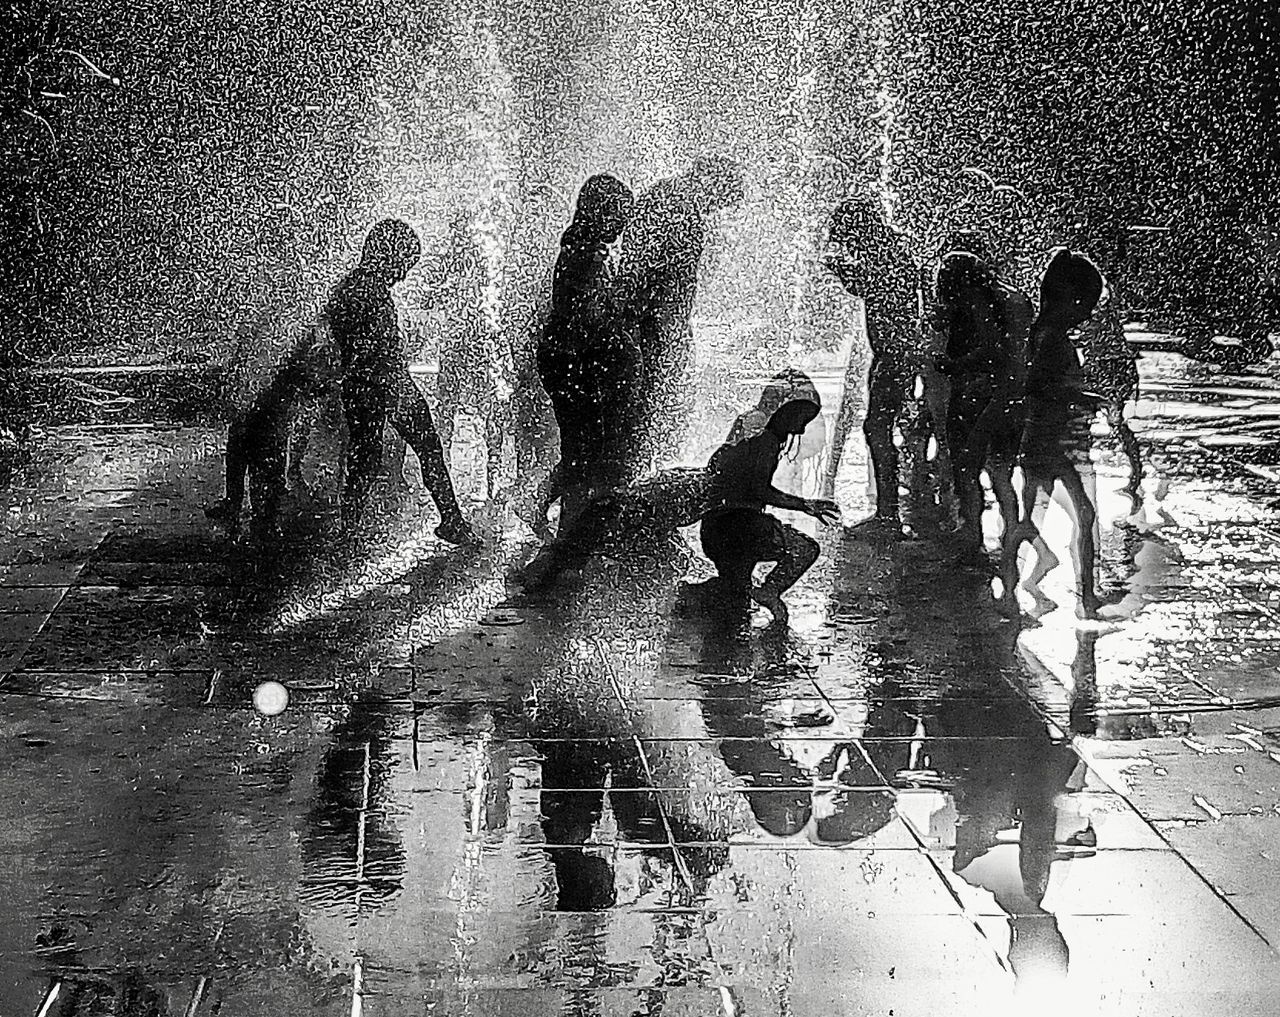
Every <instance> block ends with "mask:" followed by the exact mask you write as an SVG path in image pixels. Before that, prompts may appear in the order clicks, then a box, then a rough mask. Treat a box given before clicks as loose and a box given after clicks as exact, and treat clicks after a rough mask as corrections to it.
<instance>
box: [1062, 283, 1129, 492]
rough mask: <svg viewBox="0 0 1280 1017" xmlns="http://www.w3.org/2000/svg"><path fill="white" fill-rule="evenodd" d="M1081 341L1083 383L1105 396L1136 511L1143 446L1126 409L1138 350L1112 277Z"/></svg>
mask: <svg viewBox="0 0 1280 1017" xmlns="http://www.w3.org/2000/svg"><path fill="white" fill-rule="evenodd" d="M1078 342H1079V344H1080V348H1081V352H1082V353H1083V354H1084V386H1085V388H1086V389H1087V390H1088V391H1090V392H1097V393H1098V394H1099V395H1101V396H1102V397H1103V404H1102V407H1103V410H1104V411H1105V412H1106V414H1107V423H1108V425H1110V427H1111V431H1112V433H1113V434H1114V435H1115V436H1116V439H1117V440H1118V441H1119V442H1120V447H1121V449H1122V450H1123V452H1124V454H1125V458H1126V459H1127V460H1128V462H1129V482H1128V483H1127V484H1126V485H1125V492H1126V493H1127V494H1128V495H1129V500H1130V502H1132V504H1133V508H1134V511H1135V512H1136V511H1137V510H1138V508H1139V504H1140V500H1141V499H1140V494H1139V492H1140V490H1141V485H1142V448H1141V446H1140V445H1139V444H1138V439H1137V438H1136V437H1135V436H1134V433H1133V430H1132V429H1131V428H1130V427H1129V422H1128V421H1127V420H1126V419H1125V415H1124V410H1125V406H1126V404H1127V403H1128V402H1129V400H1130V399H1134V398H1136V397H1137V395H1138V353H1137V351H1136V350H1135V349H1134V348H1133V347H1132V346H1131V345H1130V344H1129V342H1128V340H1127V339H1126V338H1125V334H1124V318H1123V316H1122V313H1121V309H1120V306H1119V302H1118V300H1117V298H1116V294H1115V293H1114V292H1113V291H1112V290H1111V286H1110V280H1109V279H1108V280H1107V292H1106V293H1105V294H1104V295H1103V297H1102V299H1101V300H1099V301H1098V306H1097V308H1096V309H1095V310H1094V312H1093V314H1092V315H1091V316H1090V318H1089V320H1088V321H1086V322H1085V323H1084V325H1083V326H1082V327H1081V329H1080V335H1079V338H1078Z"/></svg>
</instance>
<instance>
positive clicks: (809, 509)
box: [701, 398, 840, 623]
mask: <svg viewBox="0 0 1280 1017" xmlns="http://www.w3.org/2000/svg"><path fill="white" fill-rule="evenodd" d="M821 409H822V408H821V406H820V405H819V404H818V402H817V401H816V399H808V398H806V399H792V400H790V401H789V402H786V403H783V404H782V405H781V406H780V407H778V409H777V410H775V411H774V413H773V415H772V416H771V417H770V418H769V421H768V423H767V424H765V427H764V430H762V431H761V432H760V433H759V434H756V435H755V436H753V437H751V438H747V439H745V440H743V441H739V442H737V443H733V444H726V445H723V446H721V447H720V449H719V450H717V451H716V453H715V454H714V455H713V456H712V457H711V459H710V461H709V462H708V463H707V481H706V492H707V504H708V506H709V508H708V511H707V512H706V513H705V514H704V515H703V518H702V527H701V538H702V549H703V551H704V552H705V553H706V555H707V557H708V558H710V559H711V562H712V564H714V565H715V567H716V571H717V572H718V573H719V574H720V581H721V584H722V586H723V588H724V590H725V592H726V593H728V594H730V595H731V596H740V595H742V596H749V597H750V598H751V599H752V600H754V601H755V602H756V603H758V604H761V605H763V606H764V607H767V608H768V609H769V611H770V613H772V614H773V617H774V620H775V621H776V622H778V623H785V622H786V620H787V616H788V615H787V608H786V605H785V604H784V603H783V602H782V594H783V593H785V592H786V591H787V590H789V589H790V588H791V587H792V586H794V585H795V583H796V581H797V580H798V579H799V578H800V577H801V576H802V575H804V573H805V572H806V571H808V569H809V567H810V566H811V565H812V564H813V563H814V562H815V561H816V560H817V558H818V542H817V541H816V540H814V539H813V538H812V537H810V536H807V535H806V534H803V533H801V532H800V531H799V530H797V529H795V528H794V527H791V526H788V525H786V524H785V523H783V522H782V520H780V519H778V518H777V517H776V516H773V515H770V514H769V513H767V512H765V507H766V506H773V507H775V508H780V509H786V510H789V511H792V512H804V513H806V514H807V515H811V516H813V517H814V518H815V519H818V520H821V521H823V522H834V521H836V520H838V519H839V518H840V510H839V509H838V508H837V507H836V505H835V503H834V502H830V501H813V500H810V499H807V498H801V497H798V496H797V495H794V494H787V493H785V492H783V491H779V490H778V489H777V488H775V487H774V486H773V474H774V472H775V471H776V470H777V468H778V462H779V460H780V459H781V458H782V455H783V452H784V451H785V450H786V449H787V448H789V447H791V446H793V445H794V444H796V443H797V442H798V441H799V440H800V436H801V435H803V434H804V431H805V428H806V427H808V426H809V423H810V421H812V420H813V419H814V418H815V417H816V416H817V415H818V414H819V413H820V412H821ZM761 562H776V563H777V564H776V565H775V566H774V568H773V570H772V571H771V572H770V573H769V575H768V577H767V578H766V579H765V580H764V582H763V583H761V584H760V585H759V586H753V584H752V573H753V572H754V571H755V567H756V565H758V564H759V563H761Z"/></svg>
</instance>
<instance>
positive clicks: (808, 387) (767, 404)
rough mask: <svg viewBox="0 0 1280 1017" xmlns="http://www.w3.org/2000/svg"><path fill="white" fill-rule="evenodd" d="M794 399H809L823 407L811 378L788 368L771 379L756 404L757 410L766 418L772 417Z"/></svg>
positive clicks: (792, 368)
mask: <svg viewBox="0 0 1280 1017" xmlns="http://www.w3.org/2000/svg"><path fill="white" fill-rule="evenodd" d="M792 399H809V400H810V401H812V402H815V403H817V404H818V405H819V406H821V405H822V399H821V397H820V396H819V395H818V390H817V388H816V387H815V386H814V384H813V382H812V381H811V380H810V379H809V376H808V375H807V374H805V373H804V372H803V371H800V370H797V369H796V368H794V367H788V368H787V369H786V370H785V371H779V372H778V373H777V374H775V375H774V376H773V378H771V379H770V381H769V384H767V385H766V386H765V387H764V391H763V392H761V393H760V402H759V403H757V404H756V409H758V410H759V411H760V412H761V413H764V414H765V415H766V416H772V415H773V414H774V413H775V412H776V411H777V409H778V407H780V406H781V405H782V404H783V403H786V402H790V401H791V400H792Z"/></svg>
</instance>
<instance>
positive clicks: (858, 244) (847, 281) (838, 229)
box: [825, 197, 902, 296]
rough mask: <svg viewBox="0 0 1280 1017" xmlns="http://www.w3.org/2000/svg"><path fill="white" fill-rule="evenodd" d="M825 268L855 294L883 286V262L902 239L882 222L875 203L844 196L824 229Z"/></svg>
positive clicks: (897, 249) (889, 259) (865, 199)
mask: <svg viewBox="0 0 1280 1017" xmlns="http://www.w3.org/2000/svg"><path fill="white" fill-rule="evenodd" d="M827 243H828V248H827V253H826V256H825V261H826V265H827V268H829V269H830V270H831V271H832V272H834V273H835V275H836V277H837V278H838V279H839V280H840V282H841V283H842V284H843V285H844V288H845V289H846V290H848V291H849V292H850V293H853V294H855V295H857V296H865V295H866V293H867V290H869V289H874V288H875V287H876V286H877V285H878V284H879V285H883V281H882V280H881V279H880V276H881V275H882V274H883V269H884V266H885V265H886V263H888V262H889V261H892V259H893V258H894V257H896V256H897V255H898V253H899V252H900V251H901V249H902V238H901V237H900V236H899V235H898V234H897V233H895V232H894V230H893V229H892V228H891V227H890V226H889V224H888V223H887V222H886V221H885V217H884V212H883V210H882V209H881V208H880V206H879V204H878V203H877V202H876V201H874V200H873V199H871V198H869V197H855V198H846V199H845V200H844V201H842V202H841V203H840V204H839V205H838V206H837V207H836V210H835V212H833V213H832V215H831V223H830V225H829V227H828V231H827Z"/></svg>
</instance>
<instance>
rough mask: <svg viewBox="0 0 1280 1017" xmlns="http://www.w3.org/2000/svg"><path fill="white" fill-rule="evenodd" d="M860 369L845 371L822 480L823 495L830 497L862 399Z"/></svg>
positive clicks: (833, 490)
mask: <svg viewBox="0 0 1280 1017" xmlns="http://www.w3.org/2000/svg"><path fill="white" fill-rule="evenodd" d="M860 373H861V372H858V371H853V370H850V371H848V372H846V373H845V378H844V391H843V393H842V394H841V396H840V408H839V410H837V411H836V419H835V424H834V425H833V427H832V431H831V454H830V456H829V457H828V459H827V469H826V474H825V476H824V477H823V481H822V496H823V497H824V498H830V497H832V495H834V494H835V489H836V478H837V475H838V474H839V473H840V463H841V462H842V461H843V460H844V450H845V446H846V445H848V444H849V435H851V434H852V433H853V425H854V419H855V415H856V413H857V407H858V403H859V401H860V399H859V396H858V394H857V393H856V389H855V388H853V386H860V385H861V384H862V378H861V377H860Z"/></svg>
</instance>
